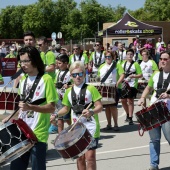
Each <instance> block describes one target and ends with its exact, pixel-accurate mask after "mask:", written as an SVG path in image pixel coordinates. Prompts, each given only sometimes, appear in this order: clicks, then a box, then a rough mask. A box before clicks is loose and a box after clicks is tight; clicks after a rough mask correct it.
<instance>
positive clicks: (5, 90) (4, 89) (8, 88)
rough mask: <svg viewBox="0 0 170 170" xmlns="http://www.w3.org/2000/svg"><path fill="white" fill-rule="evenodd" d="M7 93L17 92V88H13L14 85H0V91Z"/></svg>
mask: <svg viewBox="0 0 170 170" xmlns="http://www.w3.org/2000/svg"><path fill="white" fill-rule="evenodd" d="M2 92H4V93H6V92H7V93H9V92H14V93H17V94H18V88H15V87H5V88H4V87H0V93H2Z"/></svg>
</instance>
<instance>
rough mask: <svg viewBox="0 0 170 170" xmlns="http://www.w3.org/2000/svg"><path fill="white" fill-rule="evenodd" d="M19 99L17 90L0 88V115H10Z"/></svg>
mask: <svg viewBox="0 0 170 170" xmlns="http://www.w3.org/2000/svg"><path fill="white" fill-rule="evenodd" d="M19 100H20V97H19V95H18V89H17V88H2V87H0V114H6V113H7V114H11V113H13V112H14V111H15V110H16V108H17V107H18V103H19Z"/></svg>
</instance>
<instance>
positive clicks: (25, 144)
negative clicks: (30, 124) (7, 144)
mask: <svg viewBox="0 0 170 170" xmlns="http://www.w3.org/2000/svg"><path fill="white" fill-rule="evenodd" d="M33 146H34V142H31V141H30V140H29V139H26V140H24V141H22V142H20V143H18V144H17V145H15V146H13V147H12V148H10V149H9V150H7V151H6V152H5V153H3V154H2V155H1V156H0V165H1V166H2V165H5V164H7V163H9V162H11V161H13V160H15V159H16V158H18V157H20V156H21V155H23V154H24V153H25V152H27V151H28V150H30V149H31V148H32V147H33ZM24 147H25V150H23V149H24ZM20 148H23V149H22V150H21V151H22V152H21V151H20V152H19V153H17V154H15V155H13V156H11V157H9V158H8V159H7V160H6V157H7V156H8V155H10V154H11V153H15V152H16V151H17V150H18V149H20ZM18 151H19V150H18Z"/></svg>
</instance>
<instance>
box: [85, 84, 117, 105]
mask: <svg viewBox="0 0 170 170" xmlns="http://www.w3.org/2000/svg"><path fill="white" fill-rule="evenodd" d="M88 84H89V85H93V86H95V87H96V88H97V90H98V91H99V93H100V94H101V96H102V99H101V102H102V104H103V105H108V104H114V103H116V100H115V99H116V87H115V85H114V84H106V83H103V84H101V83H88Z"/></svg>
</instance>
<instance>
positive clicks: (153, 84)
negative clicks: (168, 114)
mask: <svg viewBox="0 0 170 170" xmlns="http://www.w3.org/2000/svg"><path fill="white" fill-rule="evenodd" d="M160 65H161V68H162V71H159V72H155V73H154V74H153V75H152V76H151V78H150V80H149V83H148V85H147V86H146V88H145V90H144V92H143V93H142V96H141V98H140V100H139V101H138V105H143V104H144V103H145V101H146V100H145V98H146V96H147V95H148V94H149V92H150V91H151V90H152V89H154V93H153V95H152V97H151V101H150V104H151V105H152V104H153V103H155V102H158V101H159V100H162V101H164V102H165V103H167V107H168V110H170V94H169V89H170V52H169V51H165V52H163V53H162V54H161V55H160ZM161 129H162V131H163V134H164V136H165V138H166V140H167V141H168V143H169V144H170V121H167V122H166V123H164V124H162V125H161V126H159V127H156V128H154V129H152V130H150V131H149V136H150V143H149V147H150V168H149V169H148V170H157V169H159V167H158V166H159V156H160V140H161Z"/></svg>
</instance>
